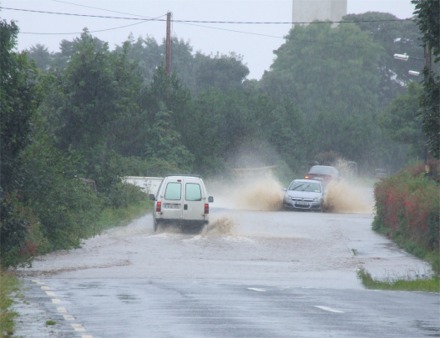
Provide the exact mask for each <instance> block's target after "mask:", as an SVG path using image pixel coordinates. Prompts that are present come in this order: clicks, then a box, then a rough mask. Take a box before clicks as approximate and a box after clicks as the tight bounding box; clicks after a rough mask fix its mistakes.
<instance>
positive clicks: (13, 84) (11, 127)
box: [0, 21, 39, 192]
mask: <svg viewBox="0 0 440 338" xmlns="http://www.w3.org/2000/svg"><path fill="white" fill-rule="evenodd" d="M17 33H18V28H17V26H16V25H15V24H14V23H11V24H10V25H9V24H7V23H6V22H5V21H0V121H1V123H0V153H1V162H0V184H1V188H0V191H3V192H8V191H9V190H11V189H14V188H17V187H19V185H20V179H21V178H20V175H19V171H18V170H17V168H18V167H19V166H20V157H19V155H20V152H21V151H22V150H23V149H24V148H25V147H26V145H27V144H29V142H30V137H31V127H32V126H31V122H30V121H31V117H32V114H33V112H34V111H35V108H36V106H37V104H38V99H39V97H38V92H37V90H36V71H35V68H33V67H32V66H31V64H30V63H29V61H28V60H27V58H26V55H24V54H16V53H13V52H11V50H12V48H13V47H14V46H15V39H16V35H17Z"/></svg>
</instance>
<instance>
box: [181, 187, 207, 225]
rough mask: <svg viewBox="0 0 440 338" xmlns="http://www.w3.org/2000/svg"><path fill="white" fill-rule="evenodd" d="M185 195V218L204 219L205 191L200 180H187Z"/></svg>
mask: <svg viewBox="0 0 440 338" xmlns="http://www.w3.org/2000/svg"><path fill="white" fill-rule="evenodd" d="M184 189H185V196H184V202H183V203H184V204H183V219H185V220H198V221H202V220H204V205H205V203H204V199H203V198H204V197H205V195H206V194H205V193H204V191H203V190H202V189H203V187H202V185H201V182H200V181H199V180H185V186H184Z"/></svg>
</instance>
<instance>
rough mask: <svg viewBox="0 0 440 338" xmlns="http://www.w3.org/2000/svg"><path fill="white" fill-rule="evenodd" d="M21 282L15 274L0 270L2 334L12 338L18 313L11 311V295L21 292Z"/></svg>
mask: <svg viewBox="0 0 440 338" xmlns="http://www.w3.org/2000/svg"><path fill="white" fill-rule="evenodd" d="M19 286H20V284H19V281H18V279H17V277H15V275H14V274H12V273H10V272H7V271H4V270H3V269H0V334H1V337H2V338H4V337H11V336H12V334H13V333H14V318H15V317H16V316H17V313H15V312H13V311H11V310H10V306H11V305H12V298H11V293H12V292H14V291H17V290H19Z"/></svg>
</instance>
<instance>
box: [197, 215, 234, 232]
mask: <svg viewBox="0 0 440 338" xmlns="http://www.w3.org/2000/svg"><path fill="white" fill-rule="evenodd" d="M233 229H234V222H233V221H232V219H230V218H229V217H221V218H219V219H216V220H212V221H211V222H210V223H209V224H208V225H207V226H206V227H205V229H204V230H203V234H204V235H232V234H233Z"/></svg>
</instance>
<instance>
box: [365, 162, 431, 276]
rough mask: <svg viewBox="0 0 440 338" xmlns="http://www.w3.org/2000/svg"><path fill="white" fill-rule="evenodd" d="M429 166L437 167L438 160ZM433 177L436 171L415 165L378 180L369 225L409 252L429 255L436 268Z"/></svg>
mask: <svg viewBox="0 0 440 338" xmlns="http://www.w3.org/2000/svg"><path fill="white" fill-rule="evenodd" d="M431 168H438V163H433V164H432V165H431ZM436 178H437V172H436V171H434V172H432V171H431V173H430V175H426V174H425V172H424V170H423V166H420V165H419V166H415V167H412V168H408V169H406V170H404V171H402V172H400V173H398V174H397V175H395V176H391V177H388V178H385V179H383V180H381V181H380V182H378V183H377V184H376V186H375V190H374V194H375V200H376V215H375V219H374V223H373V229H374V230H376V231H379V232H382V233H385V234H386V235H387V236H389V237H390V238H391V239H393V240H394V241H395V242H396V243H398V244H399V245H401V246H403V247H404V248H405V249H407V250H408V251H410V252H411V253H412V254H415V255H416V256H418V257H421V258H425V259H430V260H431V261H432V263H433V265H434V268H435V270H436V271H439V258H438V252H439V211H440V208H439V206H440V204H439V199H440V194H439V183H438V181H437V180H436Z"/></svg>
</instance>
